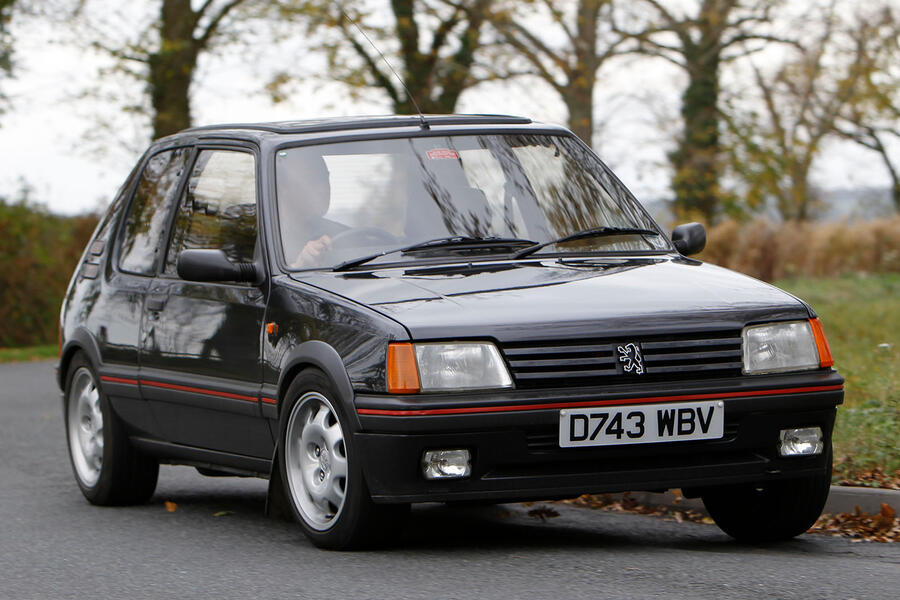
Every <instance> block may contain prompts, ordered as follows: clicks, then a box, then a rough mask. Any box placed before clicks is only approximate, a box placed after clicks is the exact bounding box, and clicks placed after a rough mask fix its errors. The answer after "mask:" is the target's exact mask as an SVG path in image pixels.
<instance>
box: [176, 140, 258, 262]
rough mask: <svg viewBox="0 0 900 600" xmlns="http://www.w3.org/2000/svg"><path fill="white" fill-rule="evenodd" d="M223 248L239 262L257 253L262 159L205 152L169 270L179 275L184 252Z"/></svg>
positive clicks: (183, 209)
mask: <svg viewBox="0 0 900 600" xmlns="http://www.w3.org/2000/svg"><path fill="white" fill-rule="evenodd" d="M204 248H212V249H217V250H223V251H224V252H225V254H226V255H227V256H228V258H229V259H230V260H231V261H232V262H235V263H242V262H251V261H253V254H254V251H255V249H256V161H255V159H254V157H253V155H252V154H250V153H248V152H236V151H231V150H203V151H202V152H200V154H199V155H198V156H197V162H196V163H195V165H194V168H193V170H192V171H191V177H190V179H189V180H188V185H187V189H185V193H184V196H183V197H182V201H181V202H180V206H179V208H178V216H177V217H176V218H175V227H174V229H173V231H172V243H171V244H170V245H169V253H168V255H167V257H166V268H165V272H166V274H167V275H173V276H175V275H177V270H176V265H177V263H178V255H179V254H181V251H182V250H187V249H204Z"/></svg>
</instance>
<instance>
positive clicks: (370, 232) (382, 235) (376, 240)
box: [331, 227, 397, 248]
mask: <svg viewBox="0 0 900 600" xmlns="http://www.w3.org/2000/svg"><path fill="white" fill-rule="evenodd" d="M396 243H397V238H396V237H395V236H393V235H392V234H390V233H388V232H387V231H385V230H384V229H379V228H378V227H352V228H350V229H345V230H344V231H341V232H340V233H336V234H334V235H333V236H331V245H332V246H333V247H341V246H343V247H345V248H354V247H360V246H376V245H378V244H396Z"/></svg>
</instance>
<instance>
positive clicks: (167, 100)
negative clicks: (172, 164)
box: [148, 0, 198, 138]
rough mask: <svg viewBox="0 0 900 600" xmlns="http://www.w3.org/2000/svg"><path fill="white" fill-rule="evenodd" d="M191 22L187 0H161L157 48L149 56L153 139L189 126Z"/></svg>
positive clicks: (194, 63) (193, 60) (193, 63)
mask: <svg viewBox="0 0 900 600" xmlns="http://www.w3.org/2000/svg"><path fill="white" fill-rule="evenodd" d="M195 23H196V15H195V13H194V12H193V11H192V10H191V1H190V0H163V4H162V13H161V19H160V37H161V39H160V47H159V50H158V51H157V52H155V53H152V54H150V57H149V64H150V78H149V82H148V83H149V86H150V98H151V102H152V105H153V137H154V138H161V137H164V136H167V135H171V134H173V133H176V132H178V131H181V130H182V129H186V128H188V127H190V126H191V104H190V91H191V82H192V80H193V77H194V69H195V68H196V67H197V54H198V47H197V42H196V40H195V39H194V26H195Z"/></svg>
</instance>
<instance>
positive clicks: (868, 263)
mask: <svg viewBox="0 0 900 600" xmlns="http://www.w3.org/2000/svg"><path fill="white" fill-rule="evenodd" d="M698 258H700V259H701V260H704V261H708V262H711V263H713V264H717V265H720V266H723V267H727V268H729V269H734V270H735V271H740V272H741V273H746V274H747V275H750V276H752V277H756V278H758V279H762V280H764V281H773V280H775V279H781V278H784V277H797V276H805V277H832V276H837V275H844V274H848V273H860V272H866V273H886V272H900V216H894V217H890V218H884V219H876V220H872V221H864V222H858V223H847V222H837V223H807V222H803V223H798V222H787V223H773V222H771V221H767V220H761V219H760V220H755V221H752V222H749V223H745V224H740V223H737V222H735V221H725V222H723V223H720V224H718V225H715V226H714V227H712V228H711V229H709V231H708V234H707V244H706V250H704V251H703V253H702V254H700V256H699V257H698Z"/></svg>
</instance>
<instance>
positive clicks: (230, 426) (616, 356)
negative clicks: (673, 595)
mask: <svg viewBox="0 0 900 600" xmlns="http://www.w3.org/2000/svg"><path fill="white" fill-rule="evenodd" d="M426 119H427V123H428V127H427V128H425V127H423V126H422V119H421V118H420V117H371V118H358V119H335V120H326V121H321V120H320V121H310V122H291V123H272V124H249V125H242V124H238V125H223V126H218V127H208V128H195V129H191V130H187V131H184V132H182V133H179V134H177V135H174V136H171V137H169V138H165V139H162V140H159V141H157V142H155V143H154V144H153V145H152V146H151V147H150V149H149V150H148V151H147V152H146V153H145V155H144V156H143V157H142V159H141V160H140V162H139V163H138V165H137V166H136V167H135V169H134V171H133V172H132V173H131V175H130V176H129V178H128V180H127V181H126V183H125V184H124V185H123V187H122V188H121V190H120V191H119V193H118V195H117V197H116V200H115V201H114V202H113V204H112V206H111V207H110V209H109V211H108V213H107V215H106V216H105V217H104V219H103V220H102V221H101V223H100V224H99V226H98V228H97V231H96V232H95V234H94V236H93V238H92V240H91V242H90V243H89V245H88V249H87V250H86V252H85V254H84V256H83V257H82V260H81V263H80V264H79V267H78V269H77V270H76V272H75V274H74V276H73V278H72V281H71V284H70V286H69V290H68V292H67V296H66V299H65V301H64V304H63V308H62V314H61V358H60V365H59V383H60V386H61V387H62V389H63V390H64V402H65V410H66V423H67V437H68V445H69V450H70V456H71V458H72V464H73V470H74V472H75V478H76V481H77V482H78V484H79V486H80V488H81V490H82V492H83V493H84V495H85V496H86V497H87V498H88V499H89V500H90V501H91V502H93V503H96V504H126V503H136V502H142V501H145V500H147V499H148V498H149V497H150V496H151V495H152V494H153V492H154V489H155V486H156V478H157V473H158V466H159V464H160V463H173V464H186V465H193V466H196V467H197V468H198V469H200V470H201V472H203V473H205V474H210V473H218V474H237V475H253V476H259V477H265V478H268V479H269V481H270V486H269V487H270V491H269V505H270V506H271V507H274V508H277V507H282V508H284V509H285V510H287V511H289V512H290V513H292V514H293V516H294V517H295V518H296V520H297V521H298V523H299V524H300V526H301V527H302V529H303V531H304V532H305V533H306V534H307V535H308V536H309V538H310V539H311V540H312V541H313V542H314V543H315V544H317V545H320V546H323V547H329V548H348V547H354V546H359V545H361V544H364V543H367V542H372V541H377V540H378V539H383V538H385V536H387V535H389V534H390V532H391V531H393V529H394V528H396V527H397V526H398V523H399V522H400V520H401V518H402V516H403V515H404V514H405V511H406V509H407V508H408V506H409V505H410V503H414V502H426V501H445V502H448V501H460V500H479V501H511V500H535V499H548V498H565V497H572V496H576V495H579V494H583V493H600V492H614V491H626V490H659V489H666V488H682V490H683V491H684V493H685V494H686V495H692V496H700V497H702V498H703V500H704V502H705V503H706V505H707V508H708V509H709V511H710V513H711V514H712V516H713V518H714V519H715V520H716V522H717V523H718V524H719V525H720V527H722V529H723V530H725V531H726V532H727V533H729V534H730V535H732V536H734V537H736V538H738V539H742V540H756V541H765V540H777V539H784V538H788V537H791V536H794V535H797V534H799V533H801V532H803V531H804V530H805V529H806V528H807V527H808V526H809V525H810V524H811V523H812V522H813V521H814V520H815V518H816V517H817V516H818V514H819V512H820V511H821V509H822V506H823V504H824V501H825V497H826V495H827V490H828V484H829V481H830V467H831V432H832V428H833V424H834V418H835V407H836V406H837V405H838V404H840V403H841V401H842V398H843V391H842V390H843V387H842V384H843V380H842V378H841V377H840V376H839V375H838V374H837V373H836V372H835V371H834V370H833V368H832V362H833V361H832V359H831V356H830V353H829V350H828V346H827V342H826V341H825V337H824V333H823V331H822V327H821V323H820V322H819V321H818V319H817V318H816V315H815V313H814V312H813V310H812V309H811V308H810V307H809V306H808V305H806V304H805V303H803V302H802V301H800V300H798V299H796V298H794V297H792V296H790V295H788V294H786V293H784V292H782V291H780V290H778V289H777V288H774V287H772V286H769V285H766V284H763V283H760V282H758V281H755V280H753V279H750V278H748V277H744V276H742V275H738V274H736V273H733V272H730V271H727V270H725V269H721V268H718V267H714V266H711V265H707V264H704V263H702V262H700V261H697V260H694V259H690V258H687V256H688V255H691V254H695V253H696V252H699V251H700V250H701V249H702V247H703V245H704V243H705V233H704V230H703V228H702V226H701V225H698V224H687V225H682V226H679V227H677V228H676V229H675V231H674V232H673V234H672V237H671V238H669V237H668V236H667V235H665V234H664V232H663V231H662V230H661V229H660V228H659V226H658V225H657V224H656V223H655V222H654V221H653V219H652V218H651V217H650V216H649V215H648V214H647V212H646V211H645V210H644V209H643V208H642V207H641V205H640V204H639V203H638V202H637V201H636V200H635V199H634V198H633V197H632V196H631V194H630V193H629V192H628V190H627V189H626V188H625V187H624V186H623V185H622V183H621V182H620V181H619V180H618V179H616V177H615V176H614V175H613V174H612V173H611V172H610V171H609V169H608V168H607V167H606V166H605V165H604V164H603V163H602V162H600V161H599V159H598V158H597V157H596V156H595V155H594V154H593V153H592V152H591V151H590V149H589V148H587V147H586V146H585V145H584V144H583V143H581V142H580V141H579V140H578V139H577V138H575V137H574V136H573V135H572V134H571V133H570V132H568V131H567V130H565V129H562V128H560V127H555V126H548V125H543V124H539V123H533V122H531V121H530V120H528V119H521V118H517V117H500V116H478V115H474V116H466V115H455V116H434V117H427V118H426Z"/></svg>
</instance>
